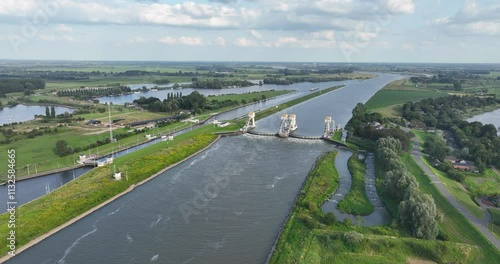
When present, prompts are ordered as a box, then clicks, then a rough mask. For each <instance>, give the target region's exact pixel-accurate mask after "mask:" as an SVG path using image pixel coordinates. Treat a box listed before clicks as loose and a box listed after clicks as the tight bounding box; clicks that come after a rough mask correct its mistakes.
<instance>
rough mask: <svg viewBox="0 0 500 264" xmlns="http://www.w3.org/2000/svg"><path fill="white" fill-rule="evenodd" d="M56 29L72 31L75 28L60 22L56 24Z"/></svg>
mask: <svg viewBox="0 0 500 264" xmlns="http://www.w3.org/2000/svg"><path fill="white" fill-rule="evenodd" d="M56 30H57V31H59V32H71V31H73V29H72V28H71V27H69V26H66V25H64V24H59V25H57V26H56Z"/></svg>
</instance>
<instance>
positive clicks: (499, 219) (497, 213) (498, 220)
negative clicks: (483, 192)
mask: <svg viewBox="0 0 500 264" xmlns="http://www.w3.org/2000/svg"><path fill="white" fill-rule="evenodd" d="M488 211H489V212H490V214H491V224H490V225H488V229H489V230H491V231H492V232H493V234H495V236H497V238H498V239H500V208H497V209H493V208H488Z"/></svg>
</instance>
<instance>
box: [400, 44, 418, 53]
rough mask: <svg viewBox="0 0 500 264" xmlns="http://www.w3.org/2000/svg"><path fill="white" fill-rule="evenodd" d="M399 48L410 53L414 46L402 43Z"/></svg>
mask: <svg viewBox="0 0 500 264" xmlns="http://www.w3.org/2000/svg"><path fill="white" fill-rule="evenodd" d="M401 48H402V49H403V50H407V51H411V50H414V49H415V46H413V44H410V43H403V44H402V45H401Z"/></svg>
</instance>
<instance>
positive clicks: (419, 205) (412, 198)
mask: <svg viewBox="0 0 500 264" xmlns="http://www.w3.org/2000/svg"><path fill="white" fill-rule="evenodd" d="M401 154H402V146H401V143H400V142H399V140H397V139H395V138H391V137H388V138H381V139H379V140H377V142H376V157H377V164H379V165H380V166H381V167H382V170H383V171H384V185H385V192H386V193H387V194H389V195H390V196H391V197H392V198H393V199H395V200H396V201H397V202H399V206H398V210H399V213H398V220H399V223H400V224H401V225H402V226H404V227H406V228H408V229H409V230H410V231H411V233H412V235H413V236H414V237H417V238H424V239H435V238H436V237H437V235H438V233H439V229H438V224H439V221H441V219H442V216H441V214H440V213H439V212H438V210H437V208H436V204H435V202H434V199H433V198H432V197H431V196H430V195H428V194H423V193H422V192H420V190H419V186H418V182H417V180H416V179H415V177H414V176H413V175H410V174H409V173H408V171H407V170H406V166H405V165H404V163H403V162H402V161H401V159H400V157H401Z"/></svg>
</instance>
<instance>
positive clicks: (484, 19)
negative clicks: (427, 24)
mask: <svg viewBox="0 0 500 264" xmlns="http://www.w3.org/2000/svg"><path fill="white" fill-rule="evenodd" d="M499 13H500V4H493V5H489V6H481V5H479V4H478V3H477V2H476V1H475V0H466V1H465V2H464V5H463V6H462V8H461V9H460V11H459V12H458V13H457V14H455V15H454V16H451V17H442V18H437V19H435V20H434V21H433V23H432V24H433V25H435V26H437V27H438V30H440V31H441V32H443V33H446V34H448V35H451V36H461V37H464V36H475V37H476V36H477V35H484V36H498V35H500V16H499V15H498V14H499Z"/></svg>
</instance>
